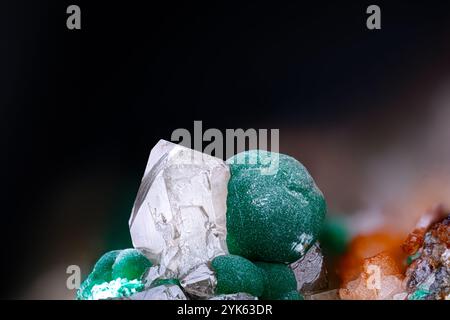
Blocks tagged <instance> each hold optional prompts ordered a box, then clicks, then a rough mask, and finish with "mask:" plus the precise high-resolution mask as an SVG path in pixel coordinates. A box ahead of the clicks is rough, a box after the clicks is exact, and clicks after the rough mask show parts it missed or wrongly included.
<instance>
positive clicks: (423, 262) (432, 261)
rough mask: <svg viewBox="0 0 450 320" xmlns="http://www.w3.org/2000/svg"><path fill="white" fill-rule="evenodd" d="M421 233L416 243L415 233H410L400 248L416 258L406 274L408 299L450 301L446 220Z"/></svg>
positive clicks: (448, 227)
mask: <svg viewBox="0 0 450 320" xmlns="http://www.w3.org/2000/svg"><path fill="white" fill-rule="evenodd" d="M424 229H425V230H424ZM424 229H422V231H425V232H426V233H425V234H424V236H423V238H422V240H421V241H420V240H419V241H417V235H418V233H417V232H413V235H410V236H409V237H408V239H407V241H406V242H405V245H404V249H405V250H406V251H407V252H408V253H409V254H418V257H417V258H416V259H415V260H414V261H412V263H411V264H410V265H409V267H408V269H407V270H406V279H405V285H406V289H407V291H408V293H409V295H408V299H409V300H430V299H436V300H440V299H450V248H449V247H450V216H447V217H446V218H445V219H443V220H442V221H441V222H438V223H435V224H434V225H432V226H431V228H429V230H428V231H426V230H427V229H428V227H424ZM415 230H417V228H416V229H415ZM410 242H412V243H410ZM419 245H420V247H419ZM414 250H417V251H416V252H414Z"/></svg>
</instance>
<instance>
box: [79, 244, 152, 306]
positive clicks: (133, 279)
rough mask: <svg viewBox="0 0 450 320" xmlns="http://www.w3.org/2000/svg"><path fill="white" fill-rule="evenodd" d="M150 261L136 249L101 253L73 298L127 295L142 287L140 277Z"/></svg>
mask: <svg viewBox="0 0 450 320" xmlns="http://www.w3.org/2000/svg"><path fill="white" fill-rule="evenodd" d="M151 265H152V264H151V262H150V261H149V260H148V259H147V258H146V257H145V256H144V255H142V254H141V253H140V252H139V251H138V250H136V249H125V250H114V251H110V252H107V253H105V254H104V255H103V256H101V257H100V259H99V260H98V261H97V263H96V264H95V266H94V269H93V270H92V272H91V273H90V274H89V276H88V277H87V278H86V280H85V281H84V282H83V283H82V284H81V286H80V288H79V289H78V291H77V299H79V300H91V299H106V298H117V297H123V296H127V295H129V294H132V293H135V292H138V291H140V290H142V289H143V288H144V286H143V284H142V282H141V277H142V275H143V274H144V272H145V271H146V270H147V269H148V268H149V267H151Z"/></svg>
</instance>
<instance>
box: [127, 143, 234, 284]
mask: <svg viewBox="0 0 450 320" xmlns="http://www.w3.org/2000/svg"><path fill="white" fill-rule="evenodd" d="M229 177H230V172H229V168H228V166H227V165H226V164H225V163H224V162H223V161H222V160H221V159H218V158H215V157H212V156H209V155H206V154H203V153H200V152H197V151H194V150H191V149H188V148H185V147H183V146H180V145H176V144H173V143H171V142H168V141H164V140H160V141H159V142H158V144H157V145H156V146H155V147H154V148H153V149H152V151H151V153H150V157H149V160H148V163H147V167H146V169H145V173H144V177H143V179H142V183H141V186H140V189H139V192H138V195H137V197H136V201H135V203H134V207H133V210H132V214H131V217H130V220H129V226H130V233H131V238H132V240H133V245H134V247H135V248H139V249H141V250H142V251H143V252H144V253H145V254H146V256H147V257H148V258H149V259H150V261H152V262H153V263H154V264H158V265H160V267H161V268H163V269H165V270H166V271H168V272H172V273H173V274H174V275H175V276H176V278H178V279H181V278H182V277H184V276H185V275H187V274H188V273H189V272H191V271H192V270H194V269H195V268H196V267H198V266H199V265H201V264H203V263H206V262H208V261H210V260H212V259H213V258H214V257H216V256H218V255H222V254H226V253H228V250H227V245H226V199H227V184H228V180H229Z"/></svg>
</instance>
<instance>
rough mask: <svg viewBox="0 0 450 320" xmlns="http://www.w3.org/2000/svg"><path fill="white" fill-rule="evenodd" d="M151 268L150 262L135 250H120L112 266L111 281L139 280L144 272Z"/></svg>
mask: <svg viewBox="0 0 450 320" xmlns="http://www.w3.org/2000/svg"><path fill="white" fill-rule="evenodd" d="M151 266H152V264H151V262H150V261H149V260H148V259H147V257H145V256H144V255H143V254H142V253H140V252H139V251H138V250H136V249H125V250H122V251H121V252H120V253H119V255H118V256H117V258H116V262H115V263H114V264H113V266H112V277H113V279H117V278H125V279H128V280H133V279H140V278H141V276H142V275H143V274H144V272H145V271H146V270H147V269H148V268H150V267H151Z"/></svg>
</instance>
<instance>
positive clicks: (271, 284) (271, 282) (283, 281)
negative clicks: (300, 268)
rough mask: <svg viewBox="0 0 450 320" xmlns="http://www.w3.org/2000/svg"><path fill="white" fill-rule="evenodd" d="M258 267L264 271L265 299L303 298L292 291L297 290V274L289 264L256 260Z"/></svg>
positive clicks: (263, 295)
mask: <svg viewBox="0 0 450 320" xmlns="http://www.w3.org/2000/svg"><path fill="white" fill-rule="evenodd" d="M255 264H256V265H257V266H258V268H260V269H261V270H262V271H263V273H264V291H263V294H262V295H261V297H260V298H261V299H263V300H281V299H286V298H291V299H294V300H299V299H302V297H301V296H300V295H299V294H298V295H295V294H293V293H292V292H293V291H296V290H297V282H296V280H295V275H294V273H293V272H292V270H291V269H289V267H288V266H287V265H284V264H281V263H268V262H256V263H255Z"/></svg>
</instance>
